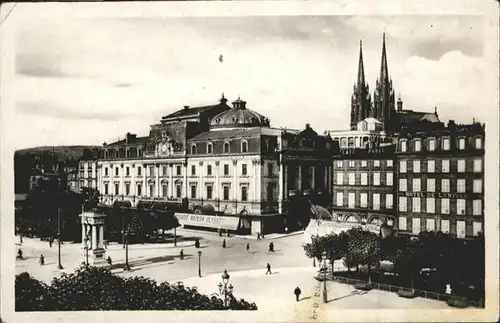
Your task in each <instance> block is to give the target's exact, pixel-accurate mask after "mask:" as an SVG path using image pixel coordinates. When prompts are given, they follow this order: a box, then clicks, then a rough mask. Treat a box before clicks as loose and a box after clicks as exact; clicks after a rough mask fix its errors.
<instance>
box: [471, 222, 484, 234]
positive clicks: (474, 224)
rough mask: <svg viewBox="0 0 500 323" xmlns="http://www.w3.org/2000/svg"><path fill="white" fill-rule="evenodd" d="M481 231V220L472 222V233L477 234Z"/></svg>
mask: <svg viewBox="0 0 500 323" xmlns="http://www.w3.org/2000/svg"><path fill="white" fill-rule="evenodd" d="M482 231H483V225H482V224H481V222H476V221H474V222H472V234H473V235H475V236H477V235H479V233H480V232H482Z"/></svg>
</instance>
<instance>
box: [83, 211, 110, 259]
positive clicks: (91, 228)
mask: <svg viewBox="0 0 500 323" xmlns="http://www.w3.org/2000/svg"><path fill="white" fill-rule="evenodd" d="M80 218H81V221H82V247H83V248H82V249H83V263H84V264H85V263H88V264H89V265H90V266H98V267H111V266H110V265H109V264H108V262H107V259H106V250H105V249H104V219H105V218H106V215H105V214H98V213H93V212H84V213H82V214H80Z"/></svg>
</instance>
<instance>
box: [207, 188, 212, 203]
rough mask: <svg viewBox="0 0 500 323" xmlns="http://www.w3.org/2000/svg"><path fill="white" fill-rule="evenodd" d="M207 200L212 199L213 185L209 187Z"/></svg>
mask: <svg viewBox="0 0 500 323" xmlns="http://www.w3.org/2000/svg"><path fill="white" fill-rule="evenodd" d="M207 199H209V200H211V199H212V185H207Z"/></svg>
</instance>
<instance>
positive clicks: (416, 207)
mask: <svg viewBox="0 0 500 323" xmlns="http://www.w3.org/2000/svg"><path fill="white" fill-rule="evenodd" d="M420 205H421V201H420V197H413V198H412V200H411V211H412V212H420Z"/></svg>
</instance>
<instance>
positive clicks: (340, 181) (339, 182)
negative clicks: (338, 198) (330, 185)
mask: <svg viewBox="0 0 500 323" xmlns="http://www.w3.org/2000/svg"><path fill="white" fill-rule="evenodd" d="M337 185H344V173H337Z"/></svg>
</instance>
